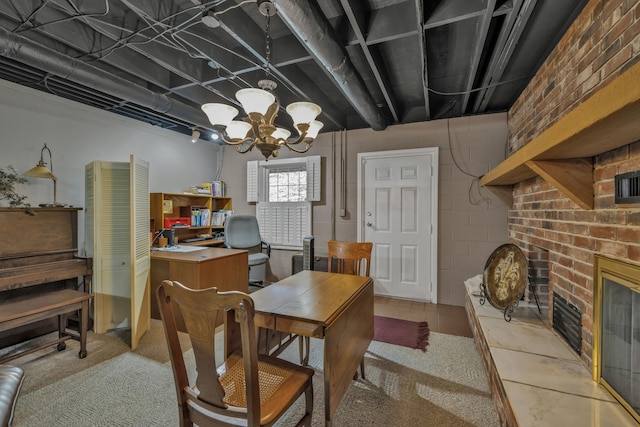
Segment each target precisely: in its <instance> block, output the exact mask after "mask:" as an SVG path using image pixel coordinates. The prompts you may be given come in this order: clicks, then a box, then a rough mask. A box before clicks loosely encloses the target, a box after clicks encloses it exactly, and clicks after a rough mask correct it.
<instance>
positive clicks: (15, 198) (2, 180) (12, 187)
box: [0, 165, 31, 210]
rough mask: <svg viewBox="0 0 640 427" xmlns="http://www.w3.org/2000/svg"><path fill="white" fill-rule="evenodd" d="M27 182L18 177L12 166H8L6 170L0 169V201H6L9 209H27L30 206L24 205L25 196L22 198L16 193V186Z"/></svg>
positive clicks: (25, 179)
mask: <svg viewBox="0 0 640 427" xmlns="http://www.w3.org/2000/svg"><path fill="white" fill-rule="evenodd" d="M28 182H29V180H28V179H27V178H25V177H23V176H21V175H18V173H17V172H16V170H15V169H14V168H13V166H11V165H9V166H8V167H7V168H6V169H3V168H0V200H8V201H9V207H11V208H19V207H25V208H28V210H30V209H29V208H30V207H31V205H30V204H29V203H25V202H24V201H25V200H26V198H27V196H22V195H20V194H18V193H17V192H16V184H27V183H28Z"/></svg>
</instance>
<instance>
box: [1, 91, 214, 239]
mask: <svg viewBox="0 0 640 427" xmlns="http://www.w3.org/2000/svg"><path fill="white" fill-rule="evenodd" d="M203 114H204V113H203ZM0 129H1V134H0V135H1V136H0V167H3V168H5V167H7V166H9V165H12V166H13V167H14V168H15V169H16V171H17V172H18V173H23V172H26V171H27V170H29V169H30V168H32V167H34V166H36V164H37V163H38V161H39V159H40V151H41V149H42V147H43V146H44V144H45V143H46V144H47V146H48V147H49V148H50V149H51V152H52V155H53V172H54V174H55V175H56V177H57V178H58V184H57V187H58V194H57V200H58V202H62V203H67V204H71V205H73V206H80V207H82V206H83V205H84V167H85V165H86V164H87V163H89V162H91V161H94V160H103V161H118V162H128V161H129V156H130V155H131V154H133V155H134V156H136V157H137V158H140V159H143V160H146V161H148V162H149V167H150V190H151V192H182V191H183V190H184V189H186V188H188V187H190V186H192V185H194V184H199V183H201V182H207V181H212V180H214V178H215V175H216V171H217V159H218V154H219V153H221V151H222V150H221V147H220V146H218V145H214V144H212V143H210V142H207V141H204V140H200V141H198V142H197V143H196V144H193V143H191V137H190V136H189V135H183V134H180V133H177V132H173V131H170V130H167V129H162V128H159V127H156V126H151V125H148V124H146V123H142V122H139V121H136V120H132V119H129V118H126V117H123V116H119V115H117V114H113V113H108V112H106V111H102V110H98V109H95V108H92V107H88V106H85V105H82V104H78V103H76V102H73V101H69V100H66V99H63V98H59V97H57V96H54V95H50V94H47V93H43V92H39V91H35V90H32V89H29V88H26V87H23V86H19V85H16V84H13V83H10V82H6V81H3V80H0ZM48 159H49V157H48V154H46V153H45V159H44V160H45V162H47V163H48V162H49V160H48ZM29 181H30V183H29V184H28V185H19V186H18V190H19V193H21V194H23V195H26V196H28V200H27V201H28V202H29V203H30V204H31V205H33V206H37V205H38V204H39V203H52V202H53V183H52V181H51V180H46V179H38V178H29ZM6 205H7V203H6V201H5V200H0V206H6ZM80 222H81V224H80V227H79V228H80V230H79V231H80V234H79V246H80V249H82V247H83V242H84V217H83V216H82V215H80Z"/></svg>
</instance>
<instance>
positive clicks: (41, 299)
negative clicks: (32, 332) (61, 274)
mask: <svg viewBox="0 0 640 427" xmlns="http://www.w3.org/2000/svg"><path fill="white" fill-rule="evenodd" d="M91 298H93V295H91V294H89V293H86V292H82V291H76V290H74V289H56V290H50V291H46V292H40V293H37V294H31V295H28V296H27V297H25V296H21V297H16V298H9V299H7V300H6V301H5V302H4V303H3V307H2V313H0V332H3V331H7V330H10V329H13V328H17V327H19V326H23V325H28V324H31V323H34V322H39V321H41V320H46V319H50V318H52V317H58V338H57V339H56V340H53V341H50V342H47V343H45V344H43V345H40V346H38V347H35V348H29V349H27V350H24V351H20V352H17V353H15V354H11V355H9V356H7V357H4V358H2V359H1V360H0V363H5V362H8V361H10V360H13V359H16V358H18V357H21V356H24V355H26V354H29V353H33V352H35V351H38V350H41V349H43V348H47V347H49V346H51V345H54V344H57V348H58V351H62V350H64V349H65V348H66V346H67V345H66V344H65V341H66V340H68V339H74V340H76V341H79V342H80V352H79V354H78V355H79V357H80V358H81V359H84V358H85V357H86V356H87V329H88V327H87V326H88V323H89V300H91ZM75 312H78V313H79V327H78V331H73V330H70V329H68V328H67V315H68V314H72V313H75Z"/></svg>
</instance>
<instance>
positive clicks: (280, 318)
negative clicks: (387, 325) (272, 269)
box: [251, 270, 373, 426]
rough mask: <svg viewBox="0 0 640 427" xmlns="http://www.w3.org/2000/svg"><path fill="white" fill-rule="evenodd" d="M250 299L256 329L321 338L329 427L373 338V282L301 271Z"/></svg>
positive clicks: (360, 278) (351, 276) (253, 295)
mask: <svg viewBox="0 0 640 427" xmlns="http://www.w3.org/2000/svg"><path fill="white" fill-rule="evenodd" d="M251 298H252V299H253V302H254V304H255V312H256V314H255V324H256V326H259V327H262V328H268V329H271V330H275V331H279V332H284V333H291V334H297V335H302V336H307V337H312V338H320V339H322V340H323V341H322V342H323V348H324V360H323V364H324V408H325V425H326V426H330V425H331V421H332V417H333V414H334V413H335V411H336V408H337V407H338V404H339V403H340V400H341V399H342V396H343V395H344V394H345V392H346V391H347V389H348V388H349V386H350V385H351V382H352V381H353V377H354V374H355V373H356V370H357V369H358V366H359V365H360V362H361V361H362V360H363V357H364V354H365V352H366V351H367V348H368V347H369V344H370V343H371V339H372V338H373V281H372V280H371V278H370V277H364V276H353V275H347V274H338V273H327V272H322V271H311V270H303V271H301V272H299V273H296V274H294V275H292V276H289V277H287V278H286V279H283V280H280V281H279V282H276V283H272V284H271V285H269V286H266V287H264V288H262V289H260V290H258V291H256V292H254V293H252V294H251Z"/></svg>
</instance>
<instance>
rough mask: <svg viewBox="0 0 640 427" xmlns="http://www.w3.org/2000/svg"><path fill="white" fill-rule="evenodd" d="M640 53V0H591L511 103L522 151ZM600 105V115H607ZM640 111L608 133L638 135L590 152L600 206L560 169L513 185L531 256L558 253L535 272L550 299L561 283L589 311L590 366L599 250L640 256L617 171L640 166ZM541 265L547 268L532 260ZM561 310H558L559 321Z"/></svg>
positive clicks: (639, 228)
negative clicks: (575, 190)
mask: <svg viewBox="0 0 640 427" xmlns="http://www.w3.org/2000/svg"><path fill="white" fill-rule="evenodd" d="M639 59H640V2H638V1H625V0H615V1H606V2H605V1H591V2H590V3H589V4H588V5H587V6H586V7H585V9H584V10H583V12H582V13H581V15H580V16H579V17H578V18H577V20H576V21H575V22H574V24H573V25H572V26H571V28H570V29H569V30H568V32H567V33H566V34H565V36H564V37H563V38H562V40H561V41H560V43H559V44H558V46H557V47H556V48H555V50H554V51H553V52H552V53H551V55H550V56H549V58H548V59H547V61H546V62H545V63H544V64H543V66H542V67H541V68H540V70H539V71H538V73H537V74H536V76H535V78H534V79H533V80H532V82H531V84H530V85H529V86H528V87H527V89H526V90H525V91H524V92H523V93H522V95H521V96H520V98H519V99H518V101H517V102H516V103H515V105H514V106H513V107H512V108H511V110H510V111H509V134H510V136H509V146H510V150H511V152H512V155H514V154H518V153H517V152H518V150H521V149H522V148H523V147H526V146H527V144H529V143H530V142H532V141H534V140H535V139H536V138H538V137H540V135H542V134H544V132H545V131H547V130H549V129H550V128H553V126H554V125H556V127H557V123H558V122H561V120H563V119H564V120H565V122H566V118H567V117H570V115H571V113H572V111H574V110H577V109H578V107H580V106H581V104H583V103H585V101H587V102H588V101H589V99H590V98H592V97H594V95H596V94H598V92H599V91H601V89H603V88H605V87H608V89H607V90H611V87H613V86H615V85H616V82H617V81H619V80H617V79H618V77H620V76H623V75H624V74H625V73H626V72H627V71H629V70H632V69H634V68H636V69H637V68H638V65H640V64H638V60H639ZM634 65H635V67H634ZM612 82H613V84H612ZM601 93H602V92H601ZM601 93H600V95H601ZM612 93H615V91H614V92H612ZM611 101H612V102H613V101H615V100H611ZM605 102H606V98H605ZM637 102H640V101H637ZM634 108H635V107H634ZM596 110H597V108H595V107H594V113H593V116H594V117H595V118H594V120H598V123H604V122H607V120H608V119H601V118H600V117H597V114H598V112H597V111H596ZM574 115H575V113H574ZM586 116H587V117H588V114H587V115H586ZM581 117H582V118H584V117H585V115H584V114H583V115H582V116H581ZM635 121H636V123H635V126H634V125H633V124H629V123H623V124H621V125H617V122H616V120H615V119H611V120H609V121H608V123H607V124H608V126H610V128H609V129H608V130H606V131H603V132H601V133H600V135H605V136H606V135H608V134H610V135H612V136H613V137H614V138H615V137H617V136H616V133H617V132H623V131H624V132H625V135H624V138H627V141H628V142H629V143H627V144H624V145H621V146H619V147H617V148H615V149H612V150H606V151H604V152H599V153H597V154H596V155H594V156H591V157H587V158H583V159H580V161H581V162H582V165H583V166H584V164H586V165H587V166H586V167H587V169H589V168H590V171H589V170H588V172H587V173H591V175H590V176H592V179H587V180H585V182H586V183H587V185H592V186H593V199H592V203H593V207H592V208H591V209H589V208H584V207H583V206H581V205H580V204H578V203H576V202H575V201H574V200H572V199H571V198H570V197H567V195H566V192H564V191H562V190H563V188H562V182H554V180H553V179H544V178H543V177H541V176H537V177H535V178H529V179H524V180H522V181H520V182H517V183H515V185H513V193H512V197H513V203H512V209H511V210H510V212H509V238H510V240H511V242H512V243H515V244H517V245H519V246H520V247H521V248H522V250H523V251H524V253H525V255H526V256H527V258H528V259H529V260H530V263H531V262H532V260H533V261H534V262H535V260H539V259H540V258H541V256H543V257H544V256H546V257H548V273H546V272H545V273H543V274H548V280H546V278H544V277H535V275H534V276H532V281H533V283H534V284H535V285H536V287H537V291H538V295H539V296H540V299H541V301H542V303H543V304H546V305H549V304H550V301H552V298H551V295H552V294H553V293H558V294H559V295H560V296H561V297H562V298H564V299H566V300H567V301H568V302H569V303H570V304H572V305H574V306H575V307H577V308H578V309H579V311H580V312H581V313H582V353H581V358H582V360H583V361H584V363H585V364H586V365H587V366H591V365H592V357H593V345H594V342H593V332H594V327H593V322H594V319H593V303H594V295H593V288H594V257H595V255H596V254H600V255H605V256H608V257H611V258H615V259H620V260H624V261H628V262H630V263H635V264H640V206H639V205H616V204H615V201H614V187H615V185H614V177H615V175H616V174H621V173H625V172H631V171H636V170H640V119H639V118H638V116H636V120H635ZM561 123H562V122H561ZM578 125H579V126H581V125H582V124H581V123H578ZM621 128H623V130H621ZM606 139H607V138H603V140H602V145H603V146H604V147H607V144H605V140H606ZM534 142H535V141H534ZM589 143H592V144H593V142H589ZM594 145H597V143H595V144H594ZM589 164H590V166H589ZM583 166H581V167H583ZM590 176H589V177H590ZM590 181H591V182H590ZM541 254H542V255H541ZM532 270H533V272H534V274H535V271H537V269H536V268H532V266H531V265H530V271H532ZM551 316H552V310H549V324H551Z"/></svg>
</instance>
